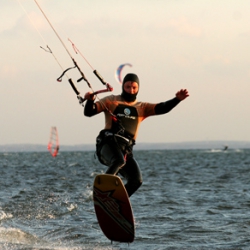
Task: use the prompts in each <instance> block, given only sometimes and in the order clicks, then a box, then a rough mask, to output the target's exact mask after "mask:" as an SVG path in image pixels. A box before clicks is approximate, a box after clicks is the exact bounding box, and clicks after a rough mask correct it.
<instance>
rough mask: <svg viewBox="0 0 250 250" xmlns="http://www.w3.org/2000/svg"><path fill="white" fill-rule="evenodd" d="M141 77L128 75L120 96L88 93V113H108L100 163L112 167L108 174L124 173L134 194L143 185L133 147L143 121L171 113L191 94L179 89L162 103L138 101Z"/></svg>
mask: <svg viewBox="0 0 250 250" xmlns="http://www.w3.org/2000/svg"><path fill="white" fill-rule="evenodd" d="M138 91H139V78H138V76H137V75H136V74H132V73H129V74H127V75H126V76H125V77H124V79H123V82H122V93H121V94H120V95H109V96H106V97H104V98H102V99H100V100H99V101H95V96H94V95H93V94H92V92H87V93H86V94H85V96H84V98H85V99H86V100H87V102H86V105H85V108H84V115H85V116H87V117H91V116H94V115H96V114H99V113H101V112H104V114H105V127H104V129H103V130H101V131H100V133H99V135H98V136H97V138H96V154H97V157H98V159H99V161H100V163H102V164H104V165H106V166H107V167H108V169H107V171H106V174H113V175H116V174H118V173H119V174H120V175H122V176H123V177H124V178H125V179H126V180H127V183H126V184H125V188H126V190H127V193H128V196H131V195H132V194H133V193H134V192H135V191H136V190H137V189H138V188H139V187H140V186H141V184H142V174H141V171H140V168H139V165H138V163H137V162H136V160H135V159H134V156H133V146H134V145H135V140H136V137H137V133H138V129H139V126H140V123H141V122H142V121H143V120H144V119H145V118H147V117H149V116H153V115H162V114H166V113H168V112H169V111H170V110H172V109H173V108H174V107H175V106H176V105H177V104H179V103H180V102H181V101H183V100H184V99H186V98H187V97H188V96H189V94H188V91H187V90H186V89H181V90H179V91H178V92H177V93H176V94H175V97H174V98H173V99H171V100H168V101H166V102H161V103H156V104H153V103H148V102H138V101H137V100H136V97H137V94H138Z"/></svg>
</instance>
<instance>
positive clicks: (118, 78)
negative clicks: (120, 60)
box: [115, 63, 132, 84]
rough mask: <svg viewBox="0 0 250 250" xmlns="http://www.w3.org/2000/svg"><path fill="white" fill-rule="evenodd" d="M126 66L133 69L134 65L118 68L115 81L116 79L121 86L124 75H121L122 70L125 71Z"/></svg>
mask: <svg viewBox="0 0 250 250" xmlns="http://www.w3.org/2000/svg"><path fill="white" fill-rule="evenodd" d="M125 66H129V67H132V64H130V63H124V64H121V65H120V66H119V67H118V68H117V70H116V72H115V79H116V81H117V82H118V83H120V84H122V75H121V73H122V69H123V68H124V67H125Z"/></svg>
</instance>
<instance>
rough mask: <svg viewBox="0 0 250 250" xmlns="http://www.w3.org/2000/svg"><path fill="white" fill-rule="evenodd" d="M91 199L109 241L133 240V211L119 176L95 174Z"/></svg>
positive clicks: (128, 241)
mask: <svg viewBox="0 0 250 250" xmlns="http://www.w3.org/2000/svg"><path fill="white" fill-rule="evenodd" d="M93 199H94V207H95V212H96V217H97V220H98V223H99V225H100V228H101V229H102V231H103V233H104V235H105V236H106V237H107V238H108V239H110V240H111V241H118V242H127V243H131V242H133V241H134V236H135V226H134V217H133V211H132V207H131V204H130V200H129V197H128V194H127V191H126V189H125V187H124V185H123V183H122V180H121V178H120V177H118V176H115V175H110V174H100V175H97V176H96V177H95V180H94V190H93Z"/></svg>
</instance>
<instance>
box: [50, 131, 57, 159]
mask: <svg viewBox="0 0 250 250" xmlns="http://www.w3.org/2000/svg"><path fill="white" fill-rule="evenodd" d="M48 150H49V152H50V154H51V155H52V156H53V157H56V156H57V154H58V151H59V139H58V132H57V128H56V127H51V129H50V137H49V143H48Z"/></svg>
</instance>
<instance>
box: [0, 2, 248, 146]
mask: <svg viewBox="0 0 250 250" xmlns="http://www.w3.org/2000/svg"><path fill="white" fill-rule="evenodd" d="M19 1H20V2H21V4H22V6H23V8H24V9H23V8H22V7H21V6H20V4H19V3H18V1H17V0H2V1H1V8H0V16H1V22H0V45H1V46H0V51H1V59H0V86H1V91H0V107H1V114H0V124H1V126H0V128H1V130H0V144H12V143H35V144H47V143H48V139H49V132H50V127H51V126H56V127H57V128H58V133H59V139H60V143H61V144H63V145H75V144H82V143H87V144H94V143H95V138H96V136H97V134H98V133H99V131H100V130H101V129H103V127H104V115H103V114H99V115H98V116H95V117H92V118H87V117H84V115H83V107H82V106H81V105H79V103H78V100H77V98H76V94H75V93H74V92H73V90H72V89H71V87H70V85H69V83H68V80H67V77H66V76H65V77H64V78H63V81H62V82H61V83H59V82H57V81H56V79H57V78H58V77H59V76H60V75H61V73H62V70H61V68H60V67H59V65H58V64H57V62H56V60H55V59H54V57H53V56H52V55H51V54H50V53H47V52H45V51H44V50H43V49H41V48H40V46H42V47H44V48H46V46H47V45H48V46H49V47H50V48H51V49H52V51H53V53H54V55H55V56H56V58H57V60H58V61H59V62H60V64H61V65H62V66H63V68H64V69H66V68H68V67H71V66H72V61H71V59H70V57H69V55H68V54H67V52H66V50H65V49H64V47H63V46H62V44H61V43H60V41H59V39H58V38H57V37H56V35H55V33H54V32H53V30H52V29H51V27H50V26H49V24H48V23H47V21H46V19H45V18H44V16H43V15H42V13H41V12H40V10H39V8H38V7H37V5H36V4H35V2H34V1H33V0H19ZM37 2H38V3H39V4H40V5H41V7H42V8H43V10H44V12H45V14H46V15H47V17H48V18H49V20H50V21H51V23H52V25H53V26H54V28H55V29H56V31H57V32H58V34H59V35H60V37H61V38H62V40H63V42H64V43H65V44H66V46H67V48H68V50H69V51H70V53H71V54H72V55H73V57H74V58H75V60H76V61H77V62H78V64H79V66H80V67H81V69H82V71H83V72H84V74H85V76H86V78H87V79H88V80H89V81H90V83H91V85H92V87H93V89H94V90H99V89H102V88H104V86H103V85H102V84H101V83H100V82H99V80H98V79H97V78H96V77H95V76H94V74H93V73H92V68H91V67H93V68H94V69H97V70H98V71H99V73H100V74H101V75H102V77H103V78H104V79H105V80H106V81H107V82H109V83H110V84H111V85H112V86H113V87H114V91H113V94H120V92H121V85H120V84H119V83H117V82H116V80H115V77H114V73H115V70H116V68H117V67H118V66H119V65H120V64H123V63H130V64H132V67H128V66H127V67H125V68H124V70H123V72H122V75H123V76H124V75H125V74H126V73H129V72H132V73H136V74H137V75H138V76H139V78H140V91H139V94H138V100H139V101H147V102H152V103H158V102H162V101H166V100H169V99H171V98H173V97H174V96H175V93H176V92H177V91H178V90H179V89H181V88H187V89H188V91H189V93H190V97H188V98H187V99H186V100H184V101H183V102H181V103H180V104H179V105H178V106H177V107H176V108H175V109H173V110H172V111H171V112H170V113H168V114H166V115H161V116H158V117H150V118H148V119H146V120H145V121H144V122H143V123H142V124H141V129H140V131H139V135H138V138H137V142H138V143H139V142H140V143H142V142H153V143H157V142H186V141H204V140H206V141H207V140H209V141H211V140H240V141H249V140H250V131H249V128H250V111H249V107H250V98H249V95H248V94H249V93H250V81H249V79H250V45H249V44H250V1H248V0H237V1H235V0H210V1H205V0H203V1H201V0H189V1H187V0H154V1H153V0H136V1H135V0H133V1H132V0H126V1H125V0H123V1H122V0H105V1H103V0H71V1H62V0H37ZM26 13H27V14H28V16H27V14H26ZM34 26H35V27H34ZM68 38H70V39H71V40H72V41H73V42H74V43H75V45H76V46H77V48H78V49H79V50H80V52H81V53H82V54H83V55H84V56H85V58H86V59H87V60H88V62H89V63H90V65H91V67H90V66H89V65H88V64H87V63H86V62H85V61H84V60H83V58H82V57H81V56H80V55H79V54H75V53H74V51H73V49H72V47H71V44H70V42H69V41H68ZM67 76H68V77H71V78H72V79H73V80H74V82H76V80H77V79H78V78H79V77H80V75H79V73H78V72H77V70H76V69H74V70H72V71H69V72H68V74H67ZM76 86H77V88H78V90H79V91H80V93H81V95H82V96H83V95H84V93H85V92H87V91H89V88H88V86H87V84H86V83H85V82H83V81H82V82H79V83H76ZM106 95H108V94H107V93H105V94H100V95H99V97H104V96H106Z"/></svg>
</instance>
